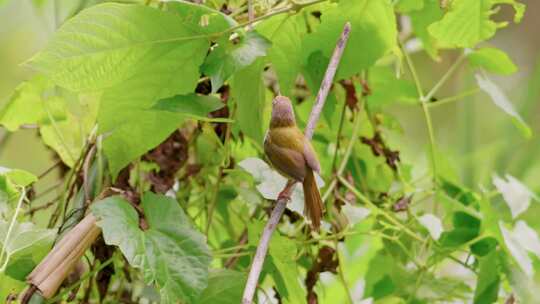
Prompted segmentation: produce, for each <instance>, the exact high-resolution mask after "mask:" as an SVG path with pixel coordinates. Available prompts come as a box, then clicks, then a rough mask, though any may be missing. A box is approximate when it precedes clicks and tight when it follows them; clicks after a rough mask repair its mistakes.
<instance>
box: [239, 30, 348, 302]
mask: <svg viewBox="0 0 540 304" xmlns="http://www.w3.org/2000/svg"><path fill="white" fill-rule="evenodd" d="M350 31H351V24H350V23H349V22H347V23H346V24H345V27H344V28H343V32H342V33H341V37H340V38H339V40H338V42H337V45H336V48H335V49H334V53H333V54H332V58H331V59H330V63H329V64H328V67H327V68H326V73H325V74H324V78H323V81H322V83H321V87H320V88H319V93H318V94H317V98H316V100H315V105H314V106H313V109H312V110H311V114H310V116H309V120H308V124H307V126H306V130H305V136H306V138H307V139H308V140H311V138H312V137H313V132H314V129H315V125H316V124H317V122H318V120H319V117H320V115H321V111H322V108H323V106H324V103H325V101H326V97H327V96H328V92H329V91H330V88H331V87H332V82H333V80H334V76H335V74H336V70H337V67H338V65H339V62H340V60H341V56H342V55H343V51H344V49H345V46H346V44H347V40H348V39H349V34H350ZM294 186H295V183H287V186H286V188H285V189H284V190H288V191H289V192H292V189H293V188H294ZM288 188H289V189H288ZM287 201H288V199H287V198H284V199H278V200H277V202H276V206H275V207H274V210H272V214H271V215H270V219H269V220H268V223H266V226H265V227H264V231H263V234H262V237H261V240H260V241H259V245H258V247H257V251H256V252H255V257H254V259H253V263H252V264H251V269H250V271H249V276H248V279H247V283H246V287H245V289H244V295H243V296H242V303H243V304H251V302H252V301H253V296H254V294H255V290H256V287H257V282H258V281H259V276H260V274H261V269H262V265H263V263H264V259H265V258H266V253H267V252H268V245H269V243H270V238H271V237H272V234H273V233H274V230H275V229H276V227H277V225H278V223H279V220H280V219H281V216H282V215H283V212H284V211H285V208H286V206H287Z"/></svg>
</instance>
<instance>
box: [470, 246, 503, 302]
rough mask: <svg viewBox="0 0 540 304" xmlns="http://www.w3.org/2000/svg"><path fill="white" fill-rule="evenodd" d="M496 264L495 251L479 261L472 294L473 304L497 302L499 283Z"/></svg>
mask: <svg viewBox="0 0 540 304" xmlns="http://www.w3.org/2000/svg"><path fill="white" fill-rule="evenodd" d="M497 264H498V263H497V252H496V251H492V252H491V253H490V254H489V255H487V256H485V257H483V258H481V259H480V273H479V274H478V279H477V281H476V290H475V292H474V303H475V304H490V303H494V302H496V301H497V298H498V293H499V282H500V277H499V267H498V265H497Z"/></svg>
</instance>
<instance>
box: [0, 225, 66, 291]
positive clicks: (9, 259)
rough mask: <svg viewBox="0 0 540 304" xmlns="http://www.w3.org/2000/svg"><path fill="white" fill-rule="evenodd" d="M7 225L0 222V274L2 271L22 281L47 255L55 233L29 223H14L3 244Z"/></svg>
mask: <svg viewBox="0 0 540 304" xmlns="http://www.w3.org/2000/svg"><path fill="white" fill-rule="evenodd" d="M9 224H10V223H8V222H5V221H2V220H0V248H3V250H4V253H3V254H0V255H2V256H3V258H2V260H1V261H0V272H2V270H4V271H5V274H6V275H8V276H10V277H12V278H14V279H17V280H20V281H24V279H25V277H26V275H27V274H28V273H30V271H32V269H34V267H35V266H36V265H37V263H39V261H40V260H41V259H42V258H43V257H44V256H45V255H46V254H47V251H48V250H49V248H50V245H51V244H52V241H53V239H54V236H55V235H56V233H55V231H54V230H52V229H41V228H36V227H34V225H33V224H32V223H29V222H28V223H17V222H15V224H14V226H13V228H12V229H11V233H10V237H9V239H8V242H7V243H6V244H3V243H2V242H4V240H5V238H6V234H7V232H8V227H9Z"/></svg>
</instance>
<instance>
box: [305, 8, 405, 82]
mask: <svg viewBox="0 0 540 304" xmlns="http://www.w3.org/2000/svg"><path fill="white" fill-rule="evenodd" d="M348 21H349V22H351V34H350V38H349V41H348V42H347V47H346V48H345V52H344V53H343V57H342V59H341V63H340V65H339V69H338V72H337V76H336V79H343V78H347V77H349V76H351V75H354V74H355V73H358V72H360V71H362V70H363V69H366V68H368V67H370V66H372V65H373V64H374V63H375V61H377V59H379V58H381V57H382V56H384V55H386V54H388V53H389V52H390V51H393V50H395V48H396V41H397V37H396V35H397V29H396V20H395V16H394V10H393V8H392V5H391V4H390V1H370V0H343V1H340V2H339V4H338V5H333V7H331V8H330V9H328V10H326V11H324V12H323V14H322V16H321V25H320V26H318V27H317V29H316V31H315V32H314V33H312V34H309V35H307V36H306V39H305V40H304V43H303V46H302V49H303V50H304V56H303V57H304V65H307V64H308V62H307V59H308V58H309V56H310V55H311V54H312V53H313V52H316V51H319V50H320V51H322V53H323V55H324V56H325V57H327V58H330V56H331V55H332V52H333V50H334V48H335V46H336V42H337V41H338V39H339V37H340V35H341V32H342V31H343V26H344V25H345V23H346V22H348ZM368 41H369V43H367V42H368Z"/></svg>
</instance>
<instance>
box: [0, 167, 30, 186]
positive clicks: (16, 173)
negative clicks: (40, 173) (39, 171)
mask: <svg viewBox="0 0 540 304" xmlns="http://www.w3.org/2000/svg"><path fill="white" fill-rule="evenodd" d="M0 176H4V177H5V178H7V180H8V181H9V182H10V183H12V184H14V185H17V186H19V187H26V186H28V185H30V184H31V183H33V182H36V181H37V177H36V176H35V175H34V174H32V173H30V172H27V171H24V170H20V169H9V168H5V167H0Z"/></svg>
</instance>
